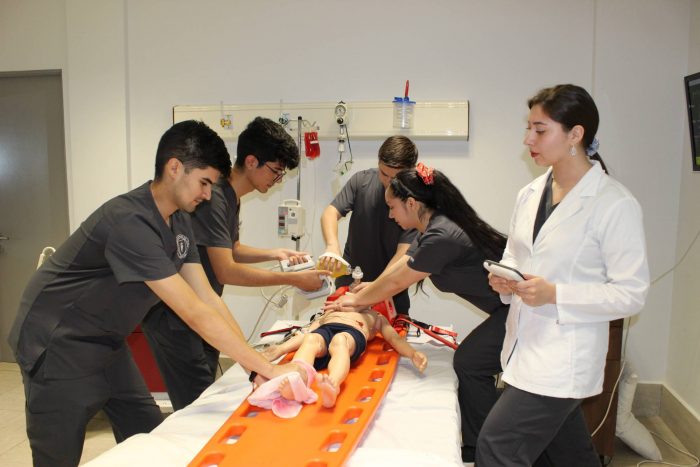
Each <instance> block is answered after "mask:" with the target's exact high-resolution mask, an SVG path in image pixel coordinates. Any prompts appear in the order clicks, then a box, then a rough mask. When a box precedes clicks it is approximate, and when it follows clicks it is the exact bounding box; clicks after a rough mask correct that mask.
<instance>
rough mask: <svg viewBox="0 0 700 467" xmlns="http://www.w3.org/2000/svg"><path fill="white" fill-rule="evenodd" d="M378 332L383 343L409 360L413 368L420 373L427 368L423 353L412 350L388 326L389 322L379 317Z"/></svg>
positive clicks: (391, 327) (409, 345)
mask: <svg viewBox="0 0 700 467" xmlns="http://www.w3.org/2000/svg"><path fill="white" fill-rule="evenodd" d="M378 319H379V332H380V333H381V335H382V337H383V338H384V340H385V341H387V342H388V343H389V345H390V346H392V347H393V348H394V349H395V350H396V351H397V352H398V353H399V355H401V356H402V357H406V358H410V359H411V363H413V366H415V367H416V368H417V369H418V371H420V372H421V373H422V372H423V370H425V367H426V366H428V357H426V356H425V354H424V353H423V352H419V351H417V350H416V349H414V348H413V347H412V346H411V344H409V343H408V342H406V340H405V339H404V338H402V337H401V336H399V334H398V333H397V332H396V330H395V329H394V327H393V326H392V325H391V324H389V321H388V320H387V319H386V318H385V317H384V316H381V315H379V316H378Z"/></svg>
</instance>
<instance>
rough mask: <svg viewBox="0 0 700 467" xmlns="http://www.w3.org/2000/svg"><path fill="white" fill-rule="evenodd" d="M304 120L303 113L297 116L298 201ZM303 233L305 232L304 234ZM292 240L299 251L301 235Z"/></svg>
mask: <svg viewBox="0 0 700 467" xmlns="http://www.w3.org/2000/svg"><path fill="white" fill-rule="evenodd" d="M302 123H303V120H302V118H301V115H299V116H297V147H298V148H299V173H298V176H297V201H299V202H301V162H302V160H301V159H302V158H301V125H302ZM302 235H303V234H302ZM292 240H294V241H296V248H295V249H296V251H299V245H300V243H301V235H299V236H295V235H294V236H292Z"/></svg>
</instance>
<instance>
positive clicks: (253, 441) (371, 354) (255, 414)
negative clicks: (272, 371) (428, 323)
mask: <svg viewBox="0 0 700 467" xmlns="http://www.w3.org/2000/svg"><path fill="white" fill-rule="evenodd" d="M289 359H291V355H288V356H287V357H286V358H285V359H284V360H285V361H288V360H289ZM398 361H399V355H398V353H397V352H396V351H394V350H393V349H392V348H391V347H390V346H389V345H388V344H387V343H386V342H385V341H384V339H382V338H381V337H380V336H377V337H375V338H374V339H373V340H371V341H370V342H368V343H367V349H366V350H365V353H364V354H363V355H362V357H360V359H359V360H358V361H357V362H356V363H355V364H354V365H353V367H352V368H351V369H350V373H349V374H348V377H347V379H346V380H345V381H344V382H343V384H342V386H341V389H340V394H338V398H337V400H336V405H335V407H333V408H330V409H327V408H324V407H323V406H322V405H321V401H320V398H319V400H318V401H317V402H316V403H314V404H310V405H304V406H303V407H302V409H301V412H300V413H299V415H297V416H296V417H295V418H290V419H283V418H279V417H277V416H275V415H274V414H273V413H272V411H271V410H265V409H261V408H259V407H255V406H252V405H250V404H249V403H248V401H247V400H244V401H243V402H242V403H241V405H240V406H239V407H238V408H237V409H236V410H235V411H234V412H233V414H232V415H231V417H229V419H228V420H227V421H226V422H225V423H224V424H223V425H222V426H221V428H220V429H219V431H217V432H216V434H214V436H213V437H212V438H211V439H210V440H209V442H208V443H207V444H206V445H205V446H204V447H203V448H202V450H201V451H200V452H199V453H198V454H197V456H195V458H194V459H193V460H192V462H190V464H189V466H190V467H213V466H219V467H226V466H235V465H241V466H273V465H284V466H289V467H297V466H298V467H332V466H340V465H343V463H344V462H345V461H346V460H347V458H348V457H349V456H350V454H351V453H352V452H353V451H354V450H355V448H356V447H357V445H358V443H359V442H360V440H361V439H362V436H363V434H364V433H365V431H366V429H367V427H368V426H369V423H370V421H371V420H372V418H374V414H375V412H376V411H377V408H378V407H379V405H380V403H381V401H382V400H383V398H384V395H385V394H386V391H387V389H388V387H389V385H390V384H391V381H392V380H393V378H394V374H395V373H396V367H397V365H398ZM312 388H315V384H314V385H313V386H312Z"/></svg>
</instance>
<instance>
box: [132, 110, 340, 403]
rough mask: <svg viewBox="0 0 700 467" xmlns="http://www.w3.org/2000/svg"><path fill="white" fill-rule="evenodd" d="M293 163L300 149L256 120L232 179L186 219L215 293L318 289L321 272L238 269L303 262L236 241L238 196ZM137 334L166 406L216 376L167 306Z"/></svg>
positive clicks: (275, 178) (241, 140) (211, 359)
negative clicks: (152, 361)
mask: <svg viewBox="0 0 700 467" xmlns="http://www.w3.org/2000/svg"><path fill="white" fill-rule="evenodd" d="M297 165H299V149H298V148H297V145H296V143H295V142H294V140H293V139H292V137H291V136H289V134H288V133H287V132H286V131H285V130H284V128H282V126H281V125H279V124H278V123H276V122H273V121H272V120H270V119H268V118H262V117H257V118H256V119H255V120H253V121H252V122H250V123H249V124H248V126H247V127H246V129H245V130H243V131H242V132H241V134H240V136H239V137H238V145H237V156H236V162H235V164H234V167H233V170H232V171H231V174H230V175H229V176H227V177H226V178H224V179H222V180H221V181H220V183H218V184H215V185H214V186H213V187H212V194H211V199H210V200H209V201H208V202H205V203H202V204H200V205H199V206H198V207H197V209H196V211H194V213H192V226H193V228H194V233H195V237H196V242H197V248H198V249H199V256H200V257H201V259H202V265H203V266H204V270H205V272H206V274H207V277H208V279H209V282H210V284H211V286H212V288H213V289H214V290H215V291H216V293H217V294H219V295H221V294H222V293H223V290H224V284H230V285H241V286H249V287H262V286H269V285H285V284H286V285H293V286H296V287H299V288H300V289H303V290H316V289H319V288H320V287H321V285H322V282H321V280H322V279H321V277H320V275H322V274H324V273H327V271H319V270H317V269H310V270H305V271H299V272H280V271H268V270H265V269H258V268H254V267H251V266H248V265H247V264H244V263H259V262H263V261H270V260H285V259H288V260H290V262H292V263H293V264H294V263H296V262H303V261H304V260H303V255H304V254H305V253H300V252H297V251H293V250H288V249H284V248H274V249H263V248H255V247H252V246H249V245H244V244H242V243H241V242H240V240H239V231H238V229H239V224H240V219H239V212H240V201H241V198H242V197H243V196H245V195H247V194H248V193H251V192H254V191H257V192H260V193H266V192H267V191H268V190H269V189H270V188H272V187H273V186H274V185H275V184H276V183H279V182H281V181H282V178H283V177H284V174H285V173H286V171H287V170H288V169H294V168H296V167H297ZM141 328H142V329H143V331H144V334H145V335H146V338H147V339H148V342H149V344H150V346H151V349H152V350H153V354H154V356H155V358H156V362H157V363H158V368H159V369H160V372H161V374H162V375H163V379H164V380H165V385H166V386H167V388H168V395H169V396H170V402H171V403H172V405H173V408H174V409H175V410H179V409H181V408H183V407H185V406H187V405H188V404H190V403H191V402H192V401H194V400H195V399H196V398H197V397H199V395H200V394H201V393H202V392H203V391H204V390H205V389H206V388H207V387H209V386H210V385H211V384H212V383H213V382H214V378H215V376H216V368H217V366H218V361H219V351H218V350H216V349H215V348H213V347H212V346H210V345H209V344H207V342H206V341H205V340H204V339H202V338H201V337H200V336H199V335H198V334H197V333H196V332H194V331H193V330H192V329H190V327H189V326H187V324H186V323H185V322H183V320H182V319H181V318H180V317H179V316H178V315H177V313H173V312H172V311H171V310H170V309H169V308H168V306H167V305H166V304H158V305H156V306H155V307H154V308H153V309H152V310H151V311H150V312H149V313H148V315H147V316H146V318H145V319H144V321H143V323H142V325H141Z"/></svg>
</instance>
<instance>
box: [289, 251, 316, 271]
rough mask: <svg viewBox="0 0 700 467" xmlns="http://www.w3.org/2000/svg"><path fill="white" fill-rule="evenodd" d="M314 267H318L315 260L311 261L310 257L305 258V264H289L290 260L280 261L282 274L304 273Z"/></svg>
mask: <svg viewBox="0 0 700 467" xmlns="http://www.w3.org/2000/svg"><path fill="white" fill-rule="evenodd" d="M314 266H316V263H315V262H314V260H313V259H311V256H310V255H306V256H304V262H303V263H297V264H289V260H288V259H283V260H281V261H280V268H281V269H282V272H296V271H303V270H305V269H311V268H312V267H314Z"/></svg>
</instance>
